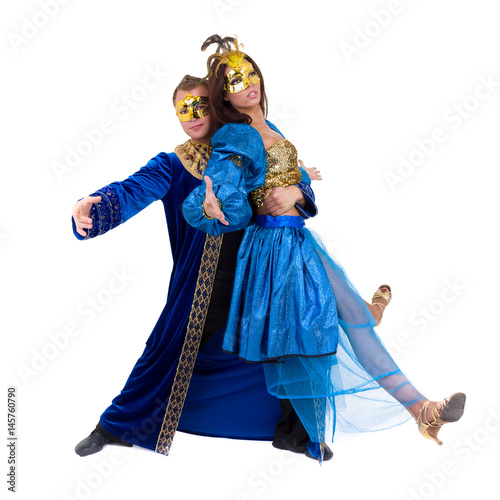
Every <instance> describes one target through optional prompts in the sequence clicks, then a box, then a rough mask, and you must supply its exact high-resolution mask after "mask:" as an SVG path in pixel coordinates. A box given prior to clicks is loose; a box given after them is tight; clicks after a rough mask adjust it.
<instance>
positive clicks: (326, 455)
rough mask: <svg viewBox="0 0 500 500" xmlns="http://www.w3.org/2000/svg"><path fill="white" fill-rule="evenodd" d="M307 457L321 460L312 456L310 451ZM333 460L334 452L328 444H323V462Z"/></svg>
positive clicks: (306, 453) (307, 451) (306, 452)
mask: <svg viewBox="0 0 500 500" xmlns="http://www.w3.org/2000/svg"><path fill="white" fill-rule="evenodd" d="M305 456H306V457H308V458H312V459H313V460H319V458H318V457H315V456H313V455H311V452H310V451H309V450H306V451H305ZM332 458H333V451H332V450H331V449H330V447H329V446H328V445H327V444H326V443H323V462H326V461H328V460H331V459H332Z"/></svg>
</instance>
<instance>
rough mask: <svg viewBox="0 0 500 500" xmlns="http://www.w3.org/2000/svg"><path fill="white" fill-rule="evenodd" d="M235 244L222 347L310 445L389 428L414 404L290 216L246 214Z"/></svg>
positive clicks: (364, 319) (368, 326) (319, 248)
mask: <svg viewBox="0 0 500 500" xmlns="http://www.w3.org/2000/svg"><path fill="white" fill-rule="evenodd" d="M255 221H256V223H255V224H253V225H251V226H249V227H248V228H247V229H246V230H245V236H244V238H243V241H242V243H241V245H240V250H239V254H238V266H237V271H236V278H235V285H234V291H233V298H232V303H231V312H230V317H229V320H228V325H227V328H226V333H225V338H224V344H223V349H224V350H226V351H229V352H233V353H236V354H238V355H239V356H240V357H241V358H243V359H246V360H247V361H251V362H263V363H264V370H265V375H266V383H267V388H268V391H269V393H270V394H272V395H274V396H276V397H278V398H283V399H289V400H290V401H291V402H292V404H293V406H294V408H295V410H296V412H297V414H298V415H299V418H300V419H301V421H302V423H303V424H304V426H305V428H306V430H307V432H308V434H309V436H310V438H311V440H312V441H314V442H325V441H331V440H333V435H334V432H335V429H337V430H340V431H343V432H367V431H375V430H382V429H387V428H390V427H393V426H395V425H399V424H401V423H403V422H405V421H407V420H408V419H409V418H410V417H411V416H410V414H409V413H408V411H407V409H408V408H410V407H411V406H412V405H414V404H415V403H417V402H418V401H419V400H421V399H423V396H422V394H420V393H419V392H418V391H417V390H416V389H415V387H414V386H413V385H412V384H411V383H410V381H409V380H408V379H407V378H406V376H405V375H404V374H403V373H402V372H401V370H400V369H399V367H398V366H397V364H396V362H395V361H394V360H393V358H392V357H391V356H390V354H389V353H388V351H387V350H386V349H385V347H384V345H383V344H382V342H381V340H380V338H379V337H378V336H377V334H376V332H375V330H374V328H373V327H374V324H375V320H374V319H373V316H372V315H371V313H370V311H369V309H368V307H367V306H366V304H365V302H364V301H363V299H362V298H361V296H360V295H359V293H358V292H357V291H356V289H355V287H354V286H353V284H352V283H351V282H350V280H349V278H348V277H347V275H346V273H345V272H344V270H343V268H342V267H341V266H340V264H338V263H337V262H336V261H335V260H334V259H333V258H332V257H331V256H330V255H329V254H328V253H327V251H326V249H325V248H324V245H323V244H322V243H321V240H320V239H319V238H318V237H317V236H316V235H314V234H313V233H312V232H310V231H309V230H307V229H306V228H304V227H303V226H304V223H303V219H302V218H300V217H294V216H281V217H268V216H256V220H255Z"/></svg>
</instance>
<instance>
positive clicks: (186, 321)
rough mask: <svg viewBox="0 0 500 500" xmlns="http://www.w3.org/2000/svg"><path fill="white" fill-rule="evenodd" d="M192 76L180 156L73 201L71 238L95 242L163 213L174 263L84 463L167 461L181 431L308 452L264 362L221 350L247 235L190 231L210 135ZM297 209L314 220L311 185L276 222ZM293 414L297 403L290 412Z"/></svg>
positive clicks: (181, 107)
mask: <svg viewBox="0 0 500 500" xmlns="http://www.w3.org/2000/svg"><path fill="white" fill-rule="evenodd" d="M198 82H199V79H198V78H195V77H190V76H186V77H184V79H183V80H182V81H181V82H180V84H179V85H178V86H177V88H176V89H175V91H174V98H173V101H174V105H176V107H177V115H178V117H179V119H180V123H181V126H182V128H183V129H184V131H185V132H186V133H187V135H188V136H189V137H190V139H189V140H187V141H186V142H185V143H184V144H182V145H180V146H177V147H176V148H175V150H174V152H173V153H170V154H166V153H160V154H158V155H157V156H156V157H154V158H152V159H151V160H150V161H149V162H148V163H147V165H146V166H144V167H143V168H141V169H140V170H139V171H138V172H136V173H135V174H133V175H131V176H130V177H129V178H128V179H126V180H124V181H123V182H113V183H111V184H109V185H107V186H105V187H103V188H102V189H99V190H98V191H96V192H95V193H93V194H92V195H90V196H87V197H85V198H83V199H82V200H80V201H79V202H77V203H76V205H75V207H74V209H73V231H74V234H75V236H76V237H77V238H78V239H80V240H86V239H90V238H94V237H95V236H98V235H101V234H104V233H106V232H107V231H109V230H110V229H114V228H115V227H117V226H118V225H120V224H122V223H124V222H126V221H127V220H128V219H130V218H131V217H133V216H134V215H135V214H137V213H138V212H140V211H141V210H142V209H143V208H145V207H147V206H148V205H149V204H151V203H152V202H153V201H156V200H161V201H162V203H163V206H164V209H165V216H166V221H167V227H168V231H169V240H170V246H171V250H172V256H173V269H172V274H171V277H170V285H169V291H168V297H167V302H166V304H165V307H164V309H163V311H162V313H161V315H160V318H159V319H158V322H157V323H156V325H155V327H154V329H153V331H152V333H151V335H150V337H149V339H148V340H147V342H146V347H145V350H144V352H143V354H142V356H141V357H140V358H139V360H138V361H137V363H136V365H135V366H134V368H133V370H132V372H131V374H130V376H129V378H128V380H127V382H126V384H125V386H124V388H123V390H122V391H121V393H120V394H119V395H118V396H116V397H115V398H114V399H113V401H112V403H111V405H110V406H109V407H108V408H107V409H106V410H105V411H104V412H103V414H102V415H101V417H100V421H99V423H98V425H97V427H96V429H95V430H94V431H93V432H92V433H91V434H90V435H89V436H88V437H87V438H85V439H84V440H83V441H81V442H80V443H79V444H78V445H77V446H76V448H75V451H76V453H77V454H79V455H80V456H87V455H91V454H93V453H96V452H98V451H100V450H101V449H102V448H103V446H104V445H105V444H121V445H125V446H131V445H132V444H136V445H139V446H143V447H145V448H149V449H151V450H155V451H157V452H159V453H162V454H165V455H168V453H169V450H170V447H171V444H172V440H173V437H174V434H175V431H176V430H180V431H184V432H189V433H193V434H200V435H205V436H214V437H226V438H238V439H254V440H273V445H274V446H275V447H277V448H281V449H289V450H291V451H296V452H299V453H303V452H304V451H305V449H306V447H307V442H308V436H307V434H306V433H305V430H304V429H303V427H302V425H301V424H300V421H299V420H298V418H297V416H296V415H295V414H294V412H293V409H291V408H288V407H287V408H285V406H284V405H286V402H285V403H284V402H283V401H281V410H282V411H281V410H280V402H279V401H278V400H277V399H276V398H274V397H272V396H270V395H269V394H268V392H267V389H266V384H265V379H264V372H263V369H262V366H261V365H259V364H250V363H245V362H244V361H242V360H240V359H238V357H237V356H236V355H232V354H228V353H224V352H222V351H221V345H222V333H223V330H224V326H225V324H226V320H227V315H228V312H229V305H230V298H231V292H232V286H233V279H234V273H235V268H236V255H237V251H238V247H239V243H240V241H241V237H242V231H239V232H236V233H228V234H226V235H224V236H217V237H214V236H210V235H206V234H205V233H203V232H201V231H199V230H196V229H194V228H192V227H191V226H189V225H188V224H187V223H186V222H185V220H184V218H183V215H182V210H181V207H182V202H183V201H184V199H185V198H186V197H187V195H188V194H189V193H190V192H191V191H192V190H193V189H194V188H195V187H197V186H198V185H200V184H201V182H202V178H203V172H204V169H205V167H206V164H207V161H208V158H209V156H210V137H211V134H212V130H211V124H210V115H209V110H208V107H207V99H206V96H207V95H208V92H207V89H206V87H204V86H198ZM293 205H295V206H296V207H297V209H298V210H299V211H300V213H301V214H302V215H303V217H309V216H311V215H312V216H314V215H316V206H315V204H314V195H313V192H312V190H311V188H310V187H309V185H308V184H306V183H300V184H298V185H295V186H290V187H287V188H275V189H274V190H273V192H272V193H271V194H270V196H268V197H267V199H266V207H267V208H268V210H269V214H270V215H278V214H280V213H283V212H284V211H286V210H288V209H289V208H290V207H291V206H293ZM290 407H291V405H290Z"/></svg>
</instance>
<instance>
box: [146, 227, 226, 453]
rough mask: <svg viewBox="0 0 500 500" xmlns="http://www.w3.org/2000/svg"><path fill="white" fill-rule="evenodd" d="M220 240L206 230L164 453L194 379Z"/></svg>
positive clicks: (159, 445) (164, 430)
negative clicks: (192, 378)
mask: <svg viewBox="0 0 500 500" xmlns="http://www.w3.org/2000/svg"><path fill="white" fill-rule="evenodd" d="M221 244H222V235H220V236H212V235H210V234H207V236H206V238H205V246H204V248H203V254H202V256H201V263H200V271H199V273H198V281H197V282H196V288H195V291H194V297H193V305H192V306H191V313H190V314H189V321H188V325H187V329H186V337H185V339H184V344H183V346H182V351H181V355H180V358H179V364H178V365H177V371H176V373H175V378H174V382H173V385H172V390H171V392H170V397H169V399H168V405H167V409H166V410H165V417H164V419H163V424H162V426H161V430H160V434H159V436H158V440H157V442H156V450H155V451H157V452H158V453H161V454H163V455H168V454H169V452H170V447H171V446H172V441H173V439H174V434H175V431H176V430H177V425H178V424H179V419H180V417H181V412H182V407H183V406H184V400H185V399H186V394H187V391H188V388H189V382H190V381H191V375H192V373H193V368H194V364H195V362H196V357H197V355H198V349H199V347H200V340H201V334H202V333H203V326H204V325H205V318H206V316H207V311H208V306H209V304H210V297H211V295H212V288H213V284H214V278H215V271H216V270H217V262H218V260H219V253H220V247H221Z"/></svg>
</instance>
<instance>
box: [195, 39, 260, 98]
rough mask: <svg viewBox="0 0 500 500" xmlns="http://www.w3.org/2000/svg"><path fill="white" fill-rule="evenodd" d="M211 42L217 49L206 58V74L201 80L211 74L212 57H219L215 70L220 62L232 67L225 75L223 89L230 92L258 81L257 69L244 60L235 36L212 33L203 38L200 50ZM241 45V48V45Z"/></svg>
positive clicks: (237, 90) (239, 90)
mask: <svg viewBox="0 0 500 500" xmlns="http://www.w3.org/2000/svg"><path fill="white" fill-rule="evenodd" d="M213 43H216V44H217V45H218V47H217V51H216V52H215V54H212V55H210V56H209V57H208V59H207V68H208V74H207V76H206V77H205V78H203V80H202V82H203V81H205V80H207V79H208V78H209V77H210V76H211V75H212V62H213V61H214V59H219V63H218V64H217V67H216V68H215V72H217V70H218V69H219V66H220V65H221V64H227V65H228V66H231V68H233V69H232V70H231V71H230V72H229V73H228V74H227V75H226V76H225V84H224V90H227V91H228V92H231V94H236V93H238V92H241V91H242V90H245V89H246V88H247V87H248V86H249V85H250V84H251V83H253V84H256V83H259V82H260V78H259V75H258V74H257V71H255V69H254V68H253V66H252V64H251V63H249V62H246V61H245V53H244V52H242V51H241V50H240V45H239V44H238V39H237V38H236V36H235V38H232V37H225V38H221V37H220V36H219V35H212V36H211V37H209V38H207V39H206V40H205V42H204V43H203V45H202V46H201V50H205V49H206V48H207V47H208V46H210V45H212V44H213ZM231 43H232V44H233V45H234V47H235V48H234V49H232V48H231ZM241 47H242V48H243V45H241Z"/></svg>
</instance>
